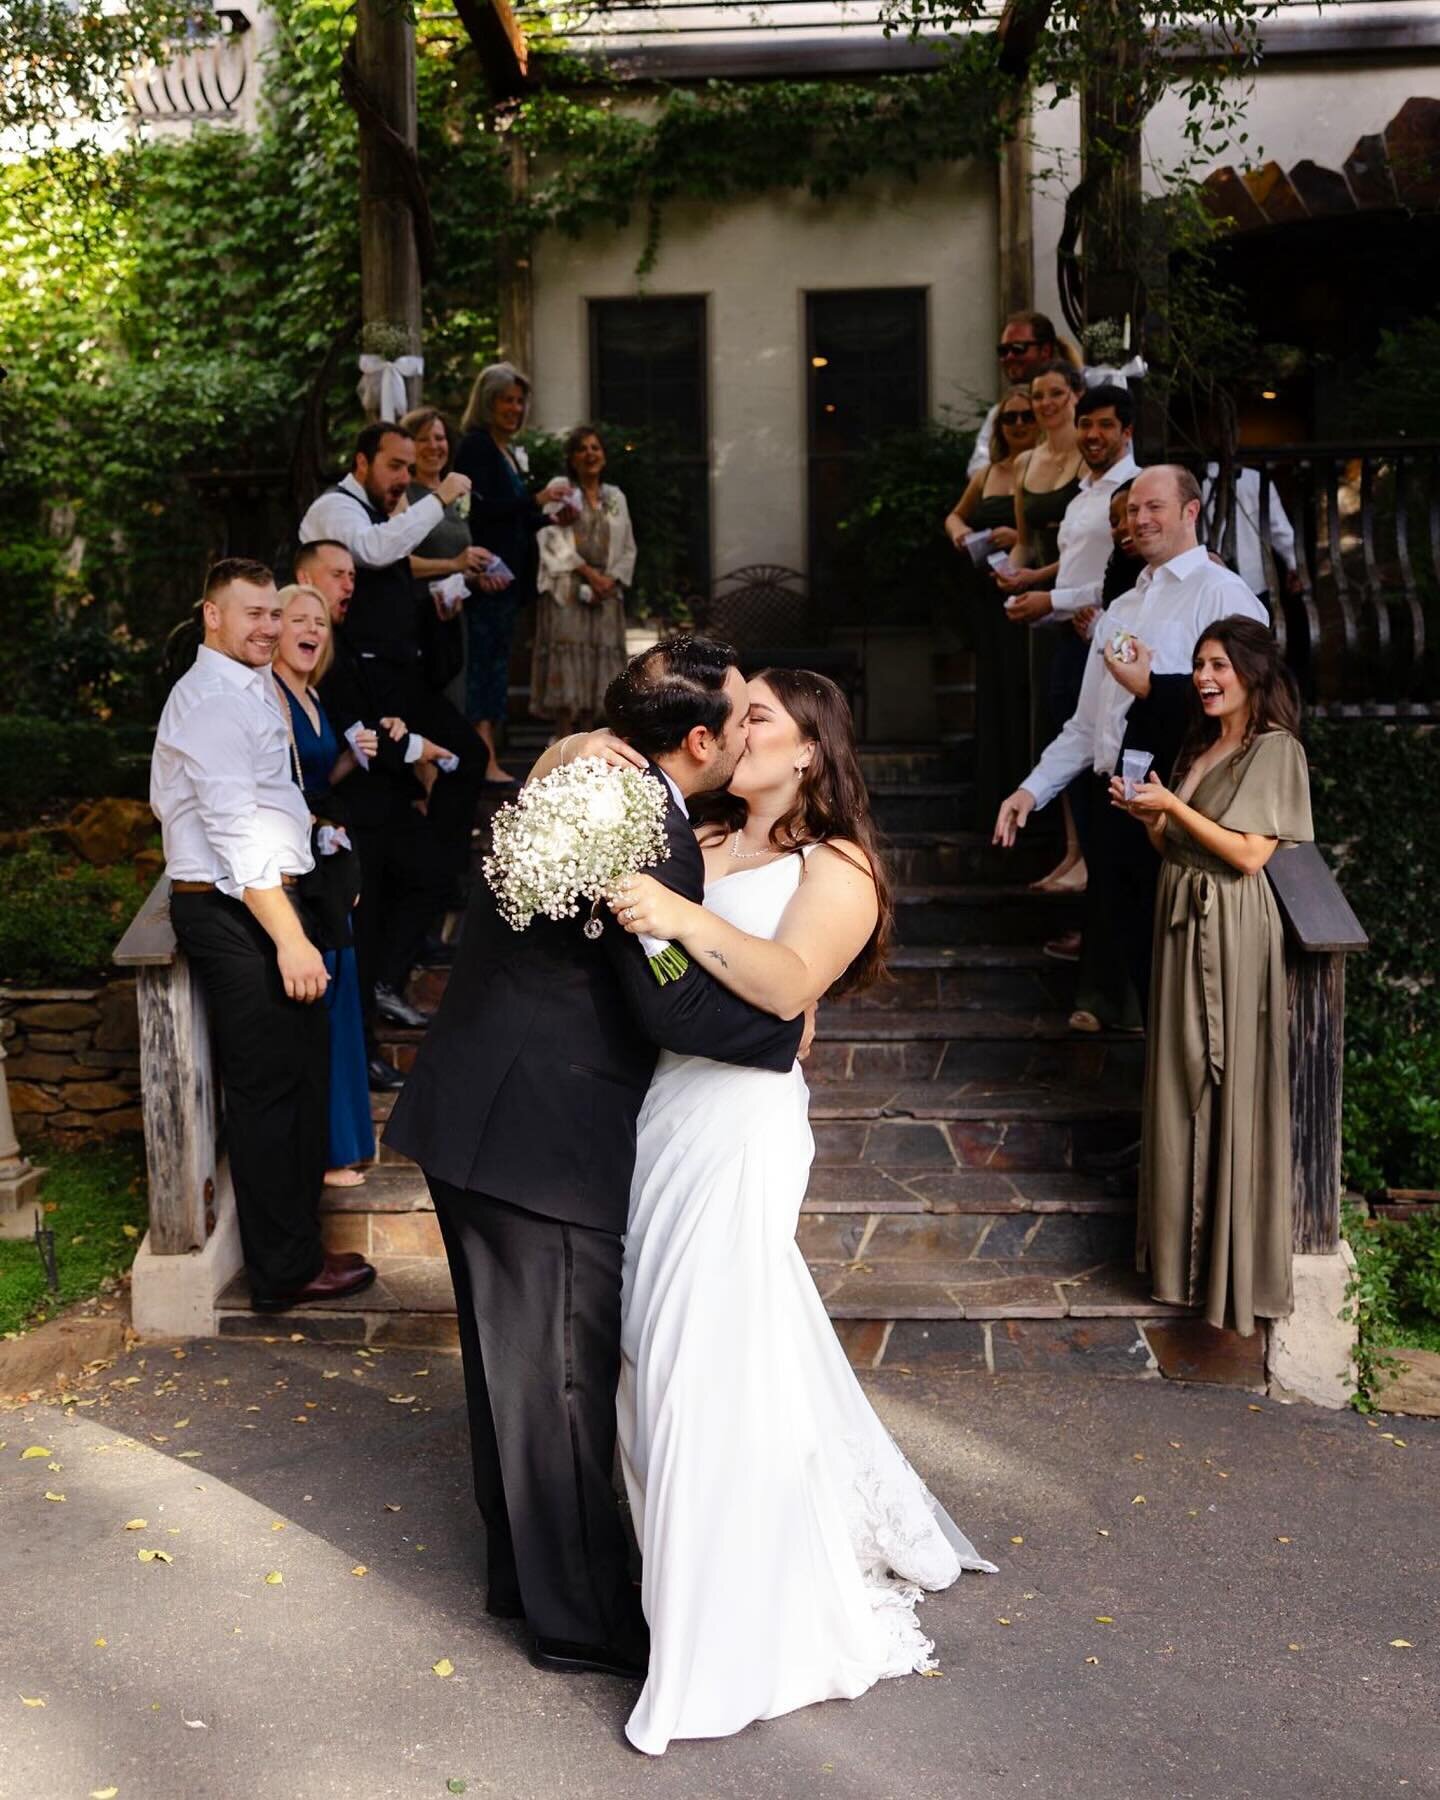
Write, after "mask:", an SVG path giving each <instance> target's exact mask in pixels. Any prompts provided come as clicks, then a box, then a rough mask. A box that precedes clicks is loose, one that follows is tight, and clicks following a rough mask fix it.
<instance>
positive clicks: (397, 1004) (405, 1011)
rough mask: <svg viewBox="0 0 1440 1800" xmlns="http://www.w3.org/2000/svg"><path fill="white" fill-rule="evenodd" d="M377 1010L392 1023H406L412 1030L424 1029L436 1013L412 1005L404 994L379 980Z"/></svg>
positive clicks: (376, 987)
mask: <svg viewBox="0 0 1440 1800" xmlns="http://www.w3.org/2000/svg"><path fill="white" fill-rule="evenodd" d="M375 1010H376V1012H377V1013H379V1015H380V1017H381V1018H382V1019H388V1020H389V1021H390V1023H391V1024H392V1025H405V1026H408V1028H409V1029H410V1030H411V1031H423V1030H424V1029H425V1027H426V1026H427V1025H428V1024H429V1023H430V1021H431V1020H432V1019H433V1018H434V1017H435V1015H434V1013H430V1012H425V1011H424V1010H423V1008H421V1007H418V1006H412V1005H411V1004H410V1002H409V1001H408V1000H407V999H406V998H405V997H404V995H403V994H397V993H396V992H395V990H394V988H388V987H386V986H385V985H384V983H383V982H379V981H377V982H376V984H375Z"/></svg>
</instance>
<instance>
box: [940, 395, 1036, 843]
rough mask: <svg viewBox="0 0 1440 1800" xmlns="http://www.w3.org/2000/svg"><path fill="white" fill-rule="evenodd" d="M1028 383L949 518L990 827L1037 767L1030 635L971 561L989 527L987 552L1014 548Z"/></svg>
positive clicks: (981, 796)
mask: <svg viewBox="0 0 1440 1800" xmlns="http://www.w3.org/2000/svg"><path fill="white" fill-rule="evenodd" d="M1035 433H1036V424H1035V408H1034V407H1033V406H1032V405H1031V403H1030V390H1029V388H1028V387H1012V388H1011V389H1010V391H1009V393H1007V394H1006V395H1005V397H1004V398H1003V399H1002V400H1001V402H1000V408H999V411H998V412H997V413H996V415H995V424H994V426H993V427H992V429H991V433H990V461H989V462H988V463H987V464H986V465H985V467H984V468H983V469H982V470H980V472H979V473H978V474H977V475H974V476H972V477H971V480H970V483H969V486H968V487H967V488H966V489H965V492H964V493H963V494H962V495H961V496H960V498H959V499H958V500H957V501H956V502H955V504H954V506H952V507H951V509H950V511H949V512H948V513H947V514H946V516H945V535H946V537H948V538H949V540H950V542H951V543H952V544H953V545H954V546H955V548H956V549H957V550H959V551H960V552H961V553H962V558H963V560H962V562H961V565H960V568H961V577H962V583H961V585H962V590H963V593H964V596H965V598H966V600H967V601H968V602H969V603H970V617H971V621H972V625H971V630H972V642H973V643H974V646H975V809H976V824H977V826H978V827H979V829H981V830H983V831H987V832H988V831H989V829H990V827H991V825H992V824H993V823H994V819H995V814H996V812H997V811H998V810H999V806H1000V802H1001V801H1002V800H1003V799H1004V798H1005V796H1006V795H1007V794H1009V793H1013V792H1014V790H1015V788H1016V787H1017V786H1018V785H1019V783H1020V780H1021V778H1022V777H1023V776H1024V774H1025V771H1026V770H1027V769H1028V768H1029V767H1030V666H1029V655H1028V649H1027V645H1026V641H1025V640H1026V634H1025V633H1024V632H1021V631H1017V630H1016V629H1015V627H1014V626H1013V625H1012V624H1010V622H1009V621H1008V620H1007V619H1006V617H1005V613H1004V609H1003V607H1002V605H1001V600H1002V596H1001V595H1000V594H999V593H998V592H997V590H996V587H995V582H994V578H993V577H992V575H991V572H990V568H989V565H988V564H987V563H985V562H981V563H980V564H978V565H977V564H975V563H973V562H972V561H971V560H970V557H971V549H970V542H969V541H970V539H971V538H973V537H974V536H975V535H976V534H977V533H979V532H988V533H989V534H990V535H989V540H988V542H987V544H986V546H985V548H986V551H987V553H989V554H996V553H999V552H1002V551H1008V550H1012V549H1013V548H1014V547H1015V545H1016V543H1017V542H1018V541H1019V533H1018V531H1017V530H1016V525H1015V464H1016V461H1017V459H1018V458H1019V457H1020V456H1022V455H1023V454H1024V452H1025V451H1027V450H1029V449H1031V448H1032V447H1033V446H1034V443H1035Z"/></svg>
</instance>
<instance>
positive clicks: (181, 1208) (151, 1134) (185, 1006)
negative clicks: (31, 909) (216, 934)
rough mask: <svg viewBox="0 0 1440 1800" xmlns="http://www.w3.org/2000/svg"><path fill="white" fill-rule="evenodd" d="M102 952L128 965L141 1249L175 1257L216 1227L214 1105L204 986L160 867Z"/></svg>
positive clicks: (217, 1119)
mask: <svg viewBox="0 0 1440 1800" xmlns="http://www.w3.org/2000/svg"><path fill="white" fill-rule="evenodd" d="M111 960H112V961H113V962H114V963H115V964H116V965H117V966H118V967H120V968H122V969H134V971H135V990H136V997H137V1000H138V1003H139V1012H140V1099H141V1106H142V1109H143V1112H144V1118H145V1164H146V1172H147V1175H148V1177H149V1187H150V1249H151V1250H152V1252H154V1253H155V1254H156V1255H160V1256H184V1255H186V1254H187V1253H188V1252H190V1251H192V1250H201V1249H203V1248H204V1247H205V1243H206V1241H207V1239H208V1238H209V1236H210V1234H211V1232H213V1231H214V1229H215V1195H216V1184H217V1179H218V1169H219V1162H220V1156H221V1153H222V1152H221V1141H220V1140H221V1104H220V1085H219V1082H218V1080H217V1079H216V1074H215V1064H214V1057H213V1052H212V1050H211V1043H210V1022H209V1018H208V1015H207V1011H206V1002H205V995H204V993H203V991H202V990H201V987H200V984H199V983H198V982H197V981H196V980H195V979H194V977H193V975H192V974H191V972H190V965H189V963H188V962H187V961H186V959H185V955H184V952H183V951H182V950H181V949H180V948H179V946H178V945H177V944H176V942H175V932H174V930H173V928H172V927H171V924H170V881H169V878H168V876H164V875H162V876H161V877H160V879H159V881H157V882H156V883H155V886H154V887H153V888H152V889H151V890H150V894H149V896H148V898H147V899H146V901H145V903H144V905H143V906H142V907H141V908H140V910H139V912H138V913H136V915H135V917H134V919H132V920H131V922H130V928H129V930H128V931H127V932H126V933H125V935H124V937H123V938H121V940H120V942H119V944H118V945H117V946H116V949H115V953H114V955H113V957H112V958H111Z"/></svg>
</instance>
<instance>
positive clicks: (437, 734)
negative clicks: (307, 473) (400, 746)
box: [300, 420, 485, 882]
mask: <svg viewBox="0 0 1440 1800" xmlns="http://www.w3.org/2000/svg"><path fill="white" fill-rule="evenodd" d="M414 474H415V440H414V439H413V438H412V437H411V436H410V434H409V433H408V432H406V431H402V430H401V428H400V427H399V426H398V425H391V424H387V423H386V422H384V421H383V420H382V421H380V422H379V423H377V424H373V425H367V426H366V427H365V429H364V430H363V431H362V432H361V433H360V435H359V437H358V438H357V439H356V440H355V456H354V460H353V463H352V466H351V470H350V473H349V474H348V475H347V476H345V478H344V479H343V480H342V481H341V482H340V483H339V485H338V486H336V487H333V488H328V489H327V490H326V491H325V492H324V493H323V494H321V495H320V496H319V498H318V499H317V500H315V501H314V502H313V503H312V505H311V506H310V508H309V510H308V511H307V512H306V514H305V517H304V518H303V519H302V520H301V521H300V542H301V543H302V544H310V543H314V542H317V541H319V540H321V539H327V540H334V541H335V542H337V543H341V544H343V545H344V546H345V548H346V549H347V550H348V551H349V552H350V555H351V556H352V558H353V559H354V564H355V591H354V595H353V597H352V599H351V601H350V604H349V610H348V613H347V615H346V618H345V622H344V627H343V632H342V633H341V634H339V635H343V636H344V638H345V639H346V641H347V642H348V644H349V646H350V649H351V650H352V651H353V653H354V655H355V656H356V658H357V659H358V660H359V662H360V664H361V666H362V668H363V670H364V672H365V677H366V682H367V685H368V686H369V688H370V690H371V692H372V694H373V695H374V697H375V700H376V702H377V704H378V705H379V707H380V710H381V712H383V713H386V714H390V715H393V716H395V717H398V718H401V719H404V720H405V722H406V724H407V725H408V726H409V727H410V728H411V729H412V730H413V731H416V732H418V733H420V734H421V735H422V736H424V737H426V738H429V739H431V740H432V741H433V742H434V743H437V744H443V745H444V746H445V748H446V749H447V750H448V751H450V753H451V754H452V755H453V756H454V757H455V758H456V759H457V760H456V762H455V764H454V765H453V768H452V770H451V771H450V772H448V773H447V774H446V775H445V776H444V777H443V779H441V780H437V781H436V783H435V785H434V787H433V788H432V789H431V793H430V799H429V802H428V807H429V813H430V818H431V820H432V822H433V824H434V828H435V832H436V835H437V838H438V840H439V842H440V843H441V844H442V846H443V848H444V854H445V855H446V857H447V862H448V867H449V869H450V872H451V874H452V875H453V877H454V878H455V879H456V881H457V882H461V881H463V879H464V877H465V876H466V874H467V873H468V870H469V865H470V828H471V826H472V825H473V824H474V820H475V804H476V800H477V799H478V797H479V793H480V786H481V783H482V781H483V779H484V773H485V755H484V751H483V748H482V747H481V745H480V742H479V739H478V738H477V737H476V735H475V732H474V730H473V729H472V727H471V726H470V724H469V723H468V722H467V720H466V719H465V717H464V715H463V714H462V713H461V712H459V711H458V710H457V709H456V708H455V707H454V706H452V705H451V704H450V702H449V701H448V700H447V699H446V698H445V697H444V695H443V694H437V693H434V692H432V691H431V690H430V689H429V688H428V687H427V686H426V685H425V681H424V677H423V673H422V669H421V643H422V638H421V616H420V608H421V606H422V605H424V606H429V605H431V604H432V603H431V601H430V600H429V598H428V596H423V595H421V594H419V593H418V592H417V589H416V583H415V578H414V576H413V575H412V574H411V572H410V554H411V552H412V551H413V550H414V549H415V548H416V547H417V545H419V544H420V543H422V542H423V541H424V540H425V539H426V538H427V537H429V535H430V533H431V532H432V531H433V530H434V529H435V527H436V526H437V525H438V524H439V523H440V521H441V519H442V518H443V516H444V512H445V508H446V507H447V506H449V505H450V504H451V502H452V501H455V500H458V499H459V498H460V496H461V495H462V494H468V493H469V491H470V478H469V476H468V475H457V474H453V473H452V474H450V475H447V476H446V477H445V479H444V480H443V481H442V482H441V483H440V486H439V487H438V488H437V489H436V490H435V492H434V493H433V494H427V495H425V496H424V498H423V499H420V500H417V501H415V503H414V504H413V505H411V506H405V505H404V504H403V502H404V500H405V492H406V488H407V487H408V485H409V483H410V481H411V480H412V479H413V478H414ZM476 555H477V567H478V566H480V564H479V557H480V555H481V553H479V552H477V553H476Z"/></svg>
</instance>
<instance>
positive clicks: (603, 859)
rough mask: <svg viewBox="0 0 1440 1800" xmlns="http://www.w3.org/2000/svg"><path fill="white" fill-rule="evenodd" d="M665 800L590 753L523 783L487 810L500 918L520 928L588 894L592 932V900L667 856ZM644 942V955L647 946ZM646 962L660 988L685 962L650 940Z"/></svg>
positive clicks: (598, 926)
mask: <svg viewBox="0 0 1440 1800" xmlns="http://www.w3.org/2000/svg"><path fill="white" fill-rule="evenodd" d="M666 804H667V803H666V798H665V790H664V788H663V787H661V785H660V783H659V782H658V781H656V780H654V779H653V778H652V777H650V776H648V775H642V774H641V773H640V771H639V770H638V769H631V768H625V769H617V768H614V767H612V766H611V765H610V764H609V763H607V762H606V761H604V759H603V758H601V757H598V756H582V757H578V758H577V759H576V760H575V761H574V762H571V763H562V764H561V766H560V767H559V768H558V769H552V770H551V772H550V773H549V774H548V775H546V776H544V777H543V778H542V779H541V780H539V781H532V782H531V783H530V784H529V785H528V786H526V787H524V788H522V789H521V790H520V797H519V799H518V800H514V801H512V802H511V803H510V805H508V806H503V807H501V809H500V811H499V813H497V814H496V817H495V824H494V836H493V841H492V848H491V851H490V854H489V856H487V857H486V858H485V862H484V865H483V869H484V875H485V880H486V881H487V882H488V883H489V886H490V891H491V892H492V893H493V894H494V896H495V901H496V904H497V905H498V907H499V908H500V913H501V916H502V917H503V918H504V919H505V921H506V923H507V924H509V925H510V926H511V928H512V929H513V930H515V931H523V930H524V929H525V927H526V926H527V925H528V924H529V923H530V921H531V920H532V919H533V918H534V917H535V915H536V914H537V913H541V914H543V915H544V916H545V917H546V918H547V919H573V918H574V917H575V916H576V914H577V913H578V912H579V911H580V903H581V901H582V900H588V901H590V903H591V911H590V917H589V918H588V919H587V920H586V921H585V935H586V937H589V938H598V937H599V936H600V934H601V932H602V931H603V930H604V926H603V924H602V923H601V921H600V918H599V916H598V911H599V903H600V901H601V900H603V899H604V898H605V896H606V895H607V894H609V893H610V892H611V891H612V890H613V889H614V888H615V887H616V886H617V885H618V884H619V883H620V882H621V881H623V880H624V879H625V877H626V876H627V875H633V874H635V873H636V871H637V870H639V869H643V868H647V867H649V866H650V865H651V864H653V863H657V862H664V861H665V859H666V858H667V857H668V856H669V854H670V846H669V845H668V843H667V842H666V841H665V812H666ZM645 948H646V950H647V952H650V949H651V947H650V944H649V943H646V945H645ZM649 960H650V967H651V968H652V969H653V970H654V972H655V978H656V980H657V981H659V982H660V983H661V984H662V985H663V984H664V983H665V982H667V981H672V980H674V979H675V978H676V977H677V976H680V975H683V974H684V973H685V970H686V968H687V967H688V966H689V965H688V963H687V961H686V958H685V954H684V952H683V951H682V950H680V949H679V948H678V947H677V946H676V945H674V944H661V945H657V946H656V947H655V949H654V951H653V953H651V954H650V957H649Z"/></svg>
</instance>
